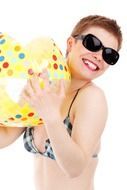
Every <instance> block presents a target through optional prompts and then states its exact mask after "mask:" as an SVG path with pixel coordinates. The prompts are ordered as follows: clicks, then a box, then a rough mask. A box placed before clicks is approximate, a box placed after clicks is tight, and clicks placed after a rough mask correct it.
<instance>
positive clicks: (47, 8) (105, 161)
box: [0, 0, 127, 190]
mask: <svg viewBox="0 0 127 190" xmlns="http://www.w3.org/2000/svg"><path fill="white" fill-rule="evenodd" d="M0 7H1V8H0V25H1V27H0V29H1V32H7V33H9V34H10V35H11V36H12V37H14V38H16V39H17V40H18V41H19V42H21V43H23V44H26V43H27V42H28V41H29V40H31V39H32V38H33V37H38V36H40V35H42V36H44V35H48V36H51V37H52V38H54V40H55V41H56V42H57V44H58V45H59V47H60V48H61V50H62V51H63V52H65V47H66V39H67V37H68V36H69V35H70V32H71V30H72V28H73V26H74V25H75V24H76V22H77V21H79V19H80V18H82V17H84V16H87V15H89V14H101V15H105V16H109V17H112V18H114V19H117V21H118V23H119V24H120V25H121V27H122V31H123V37H124V43H123V47H122V50H121V52H120V53H121V58H120V60H119V63H118V64H117V65H116V66H114V67H111V68H110V69H109V70H108V71H107V73H106V74H105V75H104V76H103V77H101V78H99V79H97V80H96V82H97V84H98V85H100V86H101V88H103V89H104V91H105V94H106V96H107V99H108V104H109V118H108V122H107V126H106V129H105V131H104V133H103V136H102V150H101V153H100V155H99V160H100V161H99V165H98V168H97V172H96V177H95V190H107V189H109V190H110V189H113V190H126V189H127V183H126V171H127V162H126V161H127V149H126V145H127V138H126V137H127V129H126V127H127V119H126V118H127V116H126V114H127V113H126V110H127V100H126V97H127V90H126V89H127V85H126V82H127V74H126V71H127V63H126V62H127V11H126V5H125V1H124V0H118V2H117V1H115V0H112V1H111V0H106V1H102V0H89V1H85V0H74V1H68V0H64V1H60V0H46V1H45V0H21V1H18V0H17V1H16V0H11V1H8V0H4V1H0ZM0 189H1V190H10V189H13V190H34V182H33V156H32V154H30V153H28V152H26V151H25V150H24V148H23V142H22V137H20V138H19V139H18V140H17V141H16V142H15V143H14V144H12V145H10V146H8V147H7V148H5V149H2V150H0Z"/></svg>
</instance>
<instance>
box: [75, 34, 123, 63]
mask: <svg viewBox="0 0 127 190" xmlns="http://www.w3.org/2000/svg"><path fill="white" fill-rule="evenodd" d="M73 37H74V38H76V39H79V40H82V45H83V46H84V47H85V48H86V49H88V50H89V51H91V52H98V51H100V50H103V51H102V57H103V59H104V61H105V62H106V63H107V64H109V65H115V64H116V62H117V61H118V59H119V53H118V52H117V51H116V50H114V49H113V48H110V47H105V46H104V45H103V44H102V42H101V41H100V40H99V39H98V38H97V37H96V36H94V35H93V34H86V35H74V36H73ZM88 37H91V38H95V39H96V40H98V42H99V43H100V48H99V49H97V50H92V49H90V48H88V47H87V46H85V41H86V40H87V38H88ZM98 47H99V46H98ZM106 50H110V51H112V52H113V53H114V55H115V56H114V58H115V59H114V58H113V59H114V61H110V60H109V57H107V53H106Z"/></svg>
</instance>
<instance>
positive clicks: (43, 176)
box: [35, 155, 98, 190]
mask: <svg viewBox="0 0 127 190" xmlns="http://www.w3.org/2000/svg"><path fill="white" fill-rule="evenodd" d="M97 162H98V159H97V158H91V161H90V162H89V165H88V167H87V168H85V169H84V171H83V173H82V174H81V175H80V176H78V177H75V178H69V177H67V176H66V175H65V174H64V173H63V172H62V170H61V169H60V168H59V166H58V165H57V162H56V161H54V160H51V159H50V158H46V157H42V156H40V155H38V156H35V184H36V190H52V189H55V190H77V189H78V190H93V189H94V187H93V186H94V184H93V180H94V179H93V178H94V173H95V169H96V166H97Z"/></svg>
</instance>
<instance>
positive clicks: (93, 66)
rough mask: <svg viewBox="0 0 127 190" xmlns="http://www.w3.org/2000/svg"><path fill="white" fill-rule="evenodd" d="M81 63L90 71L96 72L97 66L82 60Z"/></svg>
mask: <svg viewBox="0 0 127 190" xmlns="http://www.w3.org/2000/svg"><path fill="white" fill-rule="evenodd" d="M83 62H84V63H85V64H86V65H88V67H89V68H90V69H92V70H96V69H97V66H96V65H94V64H93V63H91V62H89V61H84V60H83Z"/></svg>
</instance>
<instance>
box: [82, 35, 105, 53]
mask: <svg viewBox="0 0 127 190" xmlns="http://www.w3.org/2000/svg"><path fill="white" fill-rule="evenodd" d="M82 43H83V46H84V47H85V48H86V49H88V50H90V51H93V52H96V51H98V50H100V49H101V48H102V44H101V41H100V40H99V39H97V38H96V37H95V36H93V35H92V34H88V35H86V36H85V37H84V39H83V42H82Z"/></svg>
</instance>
